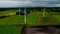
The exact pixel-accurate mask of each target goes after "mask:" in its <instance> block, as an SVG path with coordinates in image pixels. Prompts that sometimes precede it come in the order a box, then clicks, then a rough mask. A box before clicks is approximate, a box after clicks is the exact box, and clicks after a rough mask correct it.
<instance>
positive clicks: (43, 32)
mask: <svg viewBox="0 0 60 34" xmlns="http://www.w3.org/2000/svg"><path fill="white" fill-rule="evenodd" d="M24 32H25V33H24ZM23 34H60V28H56V27H38V28H37V27H29V26H27V27H26V28H25V30H24V31H23Z"/></svg>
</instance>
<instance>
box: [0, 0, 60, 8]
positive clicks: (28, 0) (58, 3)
mask: <svg viewBox="0 0 60 34" xmlns="http://www.w3.org/2000/svg"><path fill="white" fill-rule="evenodd" d="M1 7H60V0H0V8H1Z"/></svg>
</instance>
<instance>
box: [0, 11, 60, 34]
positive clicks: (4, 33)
mask: <svg viewBox="0 0 60 34" xmlns="http://www.w3.org/2000/svg"><path fill="white" fill-rule="evenodd" d="M16 11H17V10H7V11H4V12H0V16H8V15H12V14H15V13H16ZM51 13H52V12H51ZM57 14H58V13H57ZM47 15H49V16H53V17H54V18H55V19H57V20H58V21H60V15H56V14H55V12H54V14H53V15H50V14H49V13H47V12H45V16H47ZM40 16H43V12H31V13H29V14H28V15H27V24H28V25H32V26H36V25H43V24H44V25H46V24H48V25H51V22H48V23H45V22H44V23H42V22H41V23H40V24H39V23H38V19H39V17H40ZM47 17H48V16H47ZM44 20H45V19H44ZM49 23H50V24H49ZM17 24H25V23H24V16H23V15H21V16H19V15H13V16H9V17H6V18H2V19H0V25H2V26H0V34H11V33H13V34H21V30H22V27H23V26H16V25H17ZM56 24H60V22H58V23H56ZM56 24H55V25H56Z"/></svg>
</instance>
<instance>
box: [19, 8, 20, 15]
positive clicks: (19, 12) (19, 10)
mask: <svg viewBox="0 0 60 34" xmlns="http://www.w3.org/2000/svg"><path fill="white" fill-rule="evenodd" d="M19 16H20V8H19Z"/></svg>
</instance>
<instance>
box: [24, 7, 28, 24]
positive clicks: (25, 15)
mask: <svg viewBox="0 0 60 34" xmlns="http://www.w3.org/2000/svg"><path fill="white" fill-rule="evenodd" d="M26 14H27V13H26V8H24V22H25V24H26Z"/></svg>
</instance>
